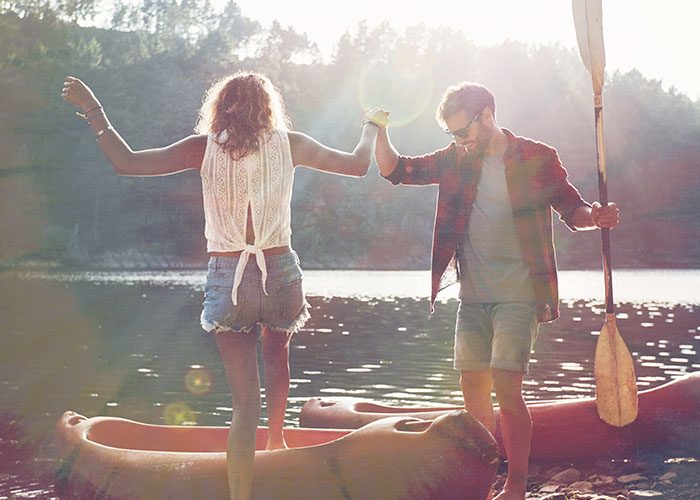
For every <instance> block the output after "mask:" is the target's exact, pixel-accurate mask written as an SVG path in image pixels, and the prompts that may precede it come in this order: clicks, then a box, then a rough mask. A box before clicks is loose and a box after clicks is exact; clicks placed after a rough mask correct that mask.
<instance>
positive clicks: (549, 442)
mask: <svg viewBox="0 0 700 500" xmlns="http://www.w3.org/2000/svg"><path fill="white" fill-rule="evenodd" d="M455 408H457V407H444V406H443V407H424V408H406V407H396V406H386V405H381V404H377V403H373V402H371V401H367V400H360V399H356V398H331V399H322V398H314V399H311V400H309V401H308V402H307V403H306V404H305V405H304V407H303V408H302V411H301V416H300V418H299V421H300V425H302V426H304V427H335V428H348V429H352V428H357V427H360V426H362V425H365V424H367V423H369V422H374V421H377V420H379V419H382V418H387V417H392V416H393V417H396V416H397V415H402V416H404V417H416V418H423V419H433V418H436V417H439V416H440V415H444V414H445V413H446V412H449V411H454V409H455ZM528 408H529V409H530V413H531V415H532V422H533V432H532V444H531V451H530V458H531V461H542V462H546V461H587V460H595V459H598V458H616V457H617V458H624V457H629V456H631V455H634V454H639V453H646V452H658V453H663V454H666V455H669V456H670V454H680V453H689V455H676V456H697V455H698V453H700V372H696V373H692V374H689V375H686V376H684V377H681V378H677V379H675V380H672V381H671V382H668V383H667V384H664V385H662V386H659V387H656V388H654V389H649V390H646V391H641V392H640V393H639V415H638V416H637V419H636V420H635V421H634V422H633V423H631V424H629V425H627V426H625V427H621V428H618V427H612V426H610V425H608V424H606V423H605V422H603V421H602V420H601V419H600V418H599V416H598V413H597V410H596V406H595V400H594V399H593V398H585V399H574V400H556V401H547V402H540V403H533V404H528ZM496 413H497V419H496V421H497V422H498V421H499V420H500V419H498V413H499V411H498V409H496ZM495 437H496V440H497V441H498V444H499V447H500V450H501V455H502V456H503V444H502V439H501V431H500V428H499V427H498V425H497V428H496V436H495Z"/></svg>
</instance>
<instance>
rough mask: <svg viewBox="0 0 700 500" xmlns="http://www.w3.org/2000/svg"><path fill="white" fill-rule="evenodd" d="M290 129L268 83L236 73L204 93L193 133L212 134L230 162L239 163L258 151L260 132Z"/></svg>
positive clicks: (281, 104)
mask: <svg viewBox="0 0 700 500" xmlns="http://www.w3.org/2000/svg"><path fill="white" fill-rule="evenodd" d="M289 127H290V123H289V118H287V115H286V114H285V110H284V101H283V100H282V96H281V95H280V93H279V91H278V90H277V89H276V88H275V86H274V85H272V82H271V81H270V79H269V78H267V77H266V76H265V75H261V74H259V73H253V72H238V73H235V74H233V75H231V76H229V77H226V78H223V79H221V80H218V81H217V82H215V83H214V84H213V85H212V86H211V88H210V89H209V90H208V91H207V93H206V95H205V97H204V102H203V104H202V108H201V109H200V110H199V120H198V121H197V126H196V127H195V131H196V132H197V133H199V134H213V135H214V137H215V138H216V140H217V141H219V143H220V144H221V146H222V147H223V148H224V149H225V150H226V151H228V152H229V154H230V155H231V157H232V158H234V159H235V160H240V159H241V158H243V157H245V156H246V155H247V154H249V153H251V152H252V151H255V150H257V149H258V148H259V147H260V139H261V137H262V133H263V132H271V131H272V130H274V129H280V130H288V129H289ZM223 132H226V133H225V134H224V133H223Z"/></svg>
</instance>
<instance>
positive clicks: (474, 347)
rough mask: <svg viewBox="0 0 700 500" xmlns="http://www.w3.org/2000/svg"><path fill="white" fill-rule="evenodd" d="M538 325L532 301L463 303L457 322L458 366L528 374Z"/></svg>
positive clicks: (468, 368)
mask: <svg viewBox="0 0 700 500" xmlns="http://www.w3.org/2000/svg"><path fill="white" fill-rule="evenodd" d="M538 327H539V323H538V322H537V316H536V310H535V304H534V303H531V302H499V303H493V304H470V303H464V302H461V303H460V305H459V309H458V310H457V323H456V325H455V345H454V369H455V370H486V369H488V368H498V369H501V370H513V371H519V372H522V373H527V369H528V363H529V361H530V351H531V350H532V346H533V344H534V343H535V339H536V338H537V332H538Z"/></svg>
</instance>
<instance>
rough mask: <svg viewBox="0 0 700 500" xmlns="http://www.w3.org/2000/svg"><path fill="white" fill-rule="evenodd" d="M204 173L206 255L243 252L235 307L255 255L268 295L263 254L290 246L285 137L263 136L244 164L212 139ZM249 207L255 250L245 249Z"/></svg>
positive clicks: (290, 176)
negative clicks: (273, 249)
mask: <svg viewBox="0 0 700 500" xmlns="http://www.w3.org/2000/svg"><path fill="white" fill-rule="evenodd" d="M224 134H225V132H224ZM218 140H219V141H221V142H223V141H224V140H225V137H223V136H218ZM200 174H201V176H202V192H203V194H204V217H205V229H204V235H205V237H206V239H207V251H208V252H235V251H242V254H241V257H240V260H239V262H238V266H237V267H236V273H235V277H234V286H233V292H232V299H233V303H234V304H237V300H236V295H237V294H236V292H237V290H238V285H239V284H240V281H241V278H242V277H243V270H244V269H245V266H246V264H247V262H248V258H249V257H250V255H255V260H256V262H257V265H258V267H259V268H260V270H261V272H262V280H263V290H264V289H265V281H266V278H267V268H266V266H265V257H264V255H263V253H262V251H261V250H264V249H267V248H273V247H279V246H284V245H289V244H290V242H291V236H292V229H291V200H292V187H293V184H294V165H293V163H292V153H291V149H290V147H289V137H288V135H287V132H286V131H285V130H273V131H272V132H270V133H263V135H262V136H261V137H260V147H259V149H258V150H257V151H253V152H251V153H249V154H248V155H246V156H245V157H243V158H242V159H240V160H234V159H233V158H232V157H231V155H230V154H229V153H228V152H226V151H225V150H224V149H223V148H222V147H221V145H220V144H219V142H217V137H215V136H213V135H212V134H210V135H209V137H208V138H207V148H206V151H205V153H204V160H203V162H202V168H201V170H200ZM249 205H250V210H251V214H252V218H253V221H252V222H253V232H254V234H255V241H254V244H253V245H247V244H246V225H247V214H248V206H249ZM265 293H267V291H266V292H265Z"/></svg>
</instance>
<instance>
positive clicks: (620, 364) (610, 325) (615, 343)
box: [572, 0, 637, 427]
mask: <svg viewBox="0 0 700 500" xmlns="http://www.w3.org/2000/svg"><path fill="white" fill-rule="evenodd" d="M601 3H602V0H572V7H573V13H574V25H575V26H576V39H577V41H578V47H579V51H580V52H581V59H582V60H583V64H584V65H585V66H586V68H587V69H588V72H589V73H590V74H591V78H592V80H593V109H594V114H595V137H596V153H597V154H596V156H597V163H598V191H599V194H600V203H601V204H602V205H603V206H605V205H607V204H608V177H607V173H606V171H605V147H604V144H603V81H604V78H605V46H604V44H603V8H602V5H601ZM601 233H602V238H603V275H604V277H605V323H604V324H603V328H602V329H601V330H600V335H599V336H598V343H597V344H596V350H595V365H594V368H593V372H594V374H595V384H596V406H597V408H598V414H599V415H600V418H602V419H603V420H604V421H605V422H607V423H608V424H610V425H614V426H617V427H622V426H623V425H627V424H629V423H631V422H633V421H634V419H635V418H637V381H636V376H635V373H634V363H633V361H632V356H631V355H630V352H629V350H628V349H627V346H626V345H625V342H624V340H622V337H621V336H620V332H619V331H618V330H617V325H616V324H615V303H614V301H613V290H612V266H611V262H610V230H609V229H601Z"/></svg>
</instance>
